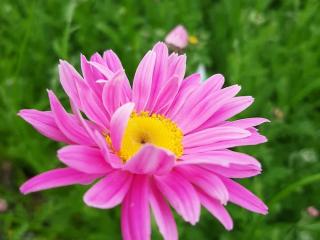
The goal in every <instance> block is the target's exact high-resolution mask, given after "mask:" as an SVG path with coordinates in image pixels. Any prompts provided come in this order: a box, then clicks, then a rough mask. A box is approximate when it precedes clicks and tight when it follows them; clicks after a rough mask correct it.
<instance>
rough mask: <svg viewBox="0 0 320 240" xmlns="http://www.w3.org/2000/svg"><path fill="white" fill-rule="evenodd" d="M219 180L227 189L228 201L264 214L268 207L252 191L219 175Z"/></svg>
mask: <svg viewBox="0 0 320 240" xmlns="http://www.w3.org/2000/svg"><path fill="white" fill-rule="evenodd" d="M221 180H222V181H223V182H224V184H225V186H226V187H227V189H228V191H229V197H230V198H229V200H230V202H232V203H234V204H237V205H239V206H241V207H243V208H245V209H248V210H249V211H252V212H256V213H260V214H264V215H265V214H267V213H268V207H267V206H266V205H265V204H264V203H263V202H262V201H261V200H260V199H259V198H258V197H256V196H255V195H254V194H253V193H252V192H250V191H249V190H247V189H246V188H244V187H243V186H241V185H240V184H239V183H237V182H235V181H232V180H231V179H228V178H225V177H221Z"/></svg>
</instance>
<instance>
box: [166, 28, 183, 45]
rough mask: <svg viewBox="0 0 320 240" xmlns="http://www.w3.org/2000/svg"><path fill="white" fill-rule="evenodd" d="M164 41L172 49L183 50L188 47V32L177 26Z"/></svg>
mask: <svg viewBox="0 0 320 240" xmlns="http://www.w3.org/2000/svg"><path fill="white" fill-rule="evenodd" d="M164 41H165V42H166V43H167V44H169V45H172V46H173V47H177V48H180V49H184V48H186V47H187V46H188V32H187V30H186V29H185V28H184V26H182V25H178V26H176V27H175V28H174V29H172V30H171V32H169V33H168V35H167V36H166V38H165V40H164Z"/></svg>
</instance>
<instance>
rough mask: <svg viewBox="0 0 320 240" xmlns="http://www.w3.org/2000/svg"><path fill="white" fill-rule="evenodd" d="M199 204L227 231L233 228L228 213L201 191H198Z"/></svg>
mask: <svg viewBox="0 0 320 240" xmlns="http://www.w3.org/2000/svg"><path fill="white" fill-rule="evenodd" d="M198 194H199V198H200V201H201V204H202V205H203V206H204V207H205V208H206V209H207V210H208V211H209V212H210V213H211V214H212V215H213V216H214V217H216V218H217V219H218V220H219V221H220V222H221V223H222V225H223V226H224V227H225V229H227V230H231V229H232V228H233V221H232V218H231V216H230V215H229V213H228V211H227V210H226V209H225V208H224V207H223V206H222V205H221V203H219V202H218V201H217V200H216V199H214V198H212V197H210V196H209V195H207V194H205V193H204V192H202V191H198Z"/></svg>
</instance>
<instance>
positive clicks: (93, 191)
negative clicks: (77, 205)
mask: <svg viewBox="0 0 320 240" xmlns="http://www.w3.org/2000/svg"><path fill="white" fill-rule="evenodd" d="M131 181H132V175H131V174H129V173H127V172H124V171H121V170H120V171H114V172H112V173H110V174H108V175H107V176H106V177H104V178H103V179H101V180H100V181H99V182H98V183H96V184H95V185H93V187H91V188H90V189H89V190H88V191H87V192H86V193H85V195H84V197H83V200H84V202H85V203H86V204H87V205H89V206H91V207H96V208H113V207H115V206H117V205H118V204H120V203H121V202H122V200H123V199H124V197H125V196H126V194H127V192H128V190H129V188H130V186H131Z"/></svg>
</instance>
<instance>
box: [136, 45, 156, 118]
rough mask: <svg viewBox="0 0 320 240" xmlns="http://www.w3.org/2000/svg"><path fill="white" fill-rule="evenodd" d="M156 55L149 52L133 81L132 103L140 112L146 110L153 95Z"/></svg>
mask: <svg viewBox="0 0 320 240" xmlns="http://www.w3.org/2000/svg"><path fill="white" fill-rule="evenodd" d="M155 60H156V54H155V52H153V51H149V52H148V53H147V54H146V55H145V56H144V57H143V59H142V60H141V62H140V64H139V66H138V68H137V71H136V74H135V76H134V80H133V89H132V91H133V92H132V101H133V102H134V103H135V104H136V109H137V111H138V112H140V111H142V110H144V109H145V106H146V105H147V102H148V99H149V97H150V94H151V86H152V76H153V71H154V66H155Z"/></svg>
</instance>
